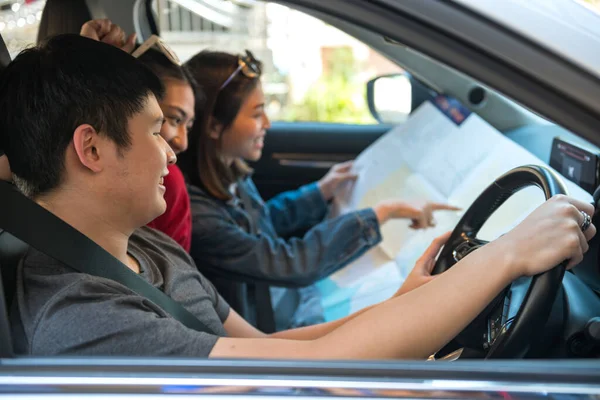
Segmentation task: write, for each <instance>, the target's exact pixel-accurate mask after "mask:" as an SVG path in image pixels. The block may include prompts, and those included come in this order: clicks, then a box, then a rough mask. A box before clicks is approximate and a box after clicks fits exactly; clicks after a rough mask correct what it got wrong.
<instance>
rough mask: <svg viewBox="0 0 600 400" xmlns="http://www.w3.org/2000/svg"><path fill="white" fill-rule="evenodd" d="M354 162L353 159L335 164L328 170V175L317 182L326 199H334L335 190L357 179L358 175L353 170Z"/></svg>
mask: <svg viewBox="0 0 600 400" xmlns="http://www.w3.org/2000/svg"><path fill="white" fill-rule="evenodd" d="M352 164H353V161H346V162H344V163H341V164H336V165H334V166H333V167H331V169H330V170H329V172H327V175H325V176H324V177H323V178H321V180H320V181H319V182H317V184H318V185H319V189H320V190H321V194H322V195H323V198H324V199H325V200H327V201H329V200H331V199H333V196H334V195H335V192H336V191H337V189H338V188H339V187H340V186H341V185H342V184H343V183H344V182H348V181H354V180H356V178H357V175H356V174H355V173H353V172H351V170H352Z"/></svg>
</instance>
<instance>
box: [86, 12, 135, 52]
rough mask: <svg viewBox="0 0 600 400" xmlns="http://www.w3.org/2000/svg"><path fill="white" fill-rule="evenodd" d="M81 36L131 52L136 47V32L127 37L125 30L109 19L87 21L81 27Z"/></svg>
mask: <svg viewBox="0 0 600 400" xmlns="http://www.w3.org/2000/svg"><path fill="white" fill-rule="evenodd" d="M79 34H80V35H81V36H85V37H87V38H90V39H94V40H97V41H99V42H103V43H107V44H110V45H112V46H115V47H118V48H119V49H121V50H123V51H126V52H127V53H131V52H132V51H133V49H134V48H135V38H136V34H135V33H132V34H131V35H129V37H127V38H126V35H125V31H124V30H123V29H121V27H120V26H119V25H117V24H113V23H112V22H110V20H108V19H94V20H91V21H88V22H86V23H85V24H83V26H82V27H81V32H79Z"/></svg>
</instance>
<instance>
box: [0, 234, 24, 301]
mask: <svg viewBox="0 0 600 400" xmlns="http://www.w3.org/2000/svg"><path fill="white" fill-rule="evenodd" d="M28 248H29V246H28V245H27V244H26V243H24V242H22V241H21V240H19V239H17V238H16V237H14V236H13V235H11V234H10V233H8V232H6V231H4V230H2V229H0V273H2V286H3V287H4V299H5V301H6V306H7V308H8V309H10V303H11V302H12V299H13V296H14V293H15V289H16V279H17V276H16V273H17V266H18V264H19V261H20V260H21V258H23V256H24V255H25V252H26V251H27V249H28Z"/></svg>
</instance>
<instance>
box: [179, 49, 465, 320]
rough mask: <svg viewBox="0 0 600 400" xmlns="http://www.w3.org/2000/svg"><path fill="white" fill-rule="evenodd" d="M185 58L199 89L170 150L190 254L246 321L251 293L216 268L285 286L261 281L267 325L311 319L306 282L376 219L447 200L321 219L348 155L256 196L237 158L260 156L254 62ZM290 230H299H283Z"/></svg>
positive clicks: (368, 231) (360, 243)
mask: <svg viewBox="0 0 600 400" xmlns="http://www.w3.org/2000/svg"><path fill="white" fill-rule="evenodd" d="M187 67H188V69H189V70H190V72H191V73H192V75H193V76H194V78H195V79H196V81H197V82H198V84H199V87H200V88H201V91H202V93H203V97H204V98H203V99H197V101H196V121H197V122H196V123H195V124H194V126H193V128H192V131H191V132H190V135H189V150H188V151H187V152H186V153H184V154H182V155H181V156H180V157H179V159H180V161H179V164H180V165H181V168H182V170H183V172H184V175H186V178H187V180H188V183H189V187H188V189H189V193H190V199H191V206H192V224H193V228H192V249H191V255H192V257H194V260H195V261H196V264H197V266H198V268H200V269H201V270H202V272H203V273H208V274H209V275H210V276H211V280H213V283H215V285H216V286H217V288H218V289H219V292H220V293H221V294H222V295H224V297H225V298H226V299H227V300H229V301H232V302H236V301H233V299H232V298H233V297H235V296H239V295H240V293H241V296H242V297H244V298H243V299H242V301H241V302H240V301H239V300H240V299H236V300H237V302H238V303H243V305H244V308H245V309H243V310H238V312H240V313H241V314H242V315H244V316H245V317H247V318H248V319H249V320H250V321H251V322H253V323H255V324H256V319H257V313H258V310H257V309H256V308H257V307H256V303H255V300H253V299H254V298H255V297H253V295H254V294H253V293H248V290H249V287H248V286H246V285H244V284H239V283H238V284H235V283H233V282H232V281H231V278H229V279H223V275H222V276H221V277H219V272H223V271H225V272H226V273H227V274H228V276H231V275H232V274H233V275H235V276H237V277H238V278H239V279H240V280H242V281H246V282H260V283H262V284H269V285H273V286H285V287H288V288H293V289H281V288H271V297H272V306H273V309H274V315H275V326H276V329H277V330H282V329H286V328H290V327H298V326H305V325H312V324H316V323H320V322H323V321H324V317H323V310H322V309H321V305H320V298H319V297H320V296H319V292H318V289H317V288H316V287H315V286H314V285H312V284H313V283H314V282H316V281H318V280H320V279H322V278H324V277H327V276H328V275H330V274H331V273H333V272H335V271H337V270H338V269H339V268H341V267H343V266H344V265H346V264H348V263H349V262H351V261H352V260H354V259H356V258H357V257H359V256H361V255H362V254H363V253H365V252H366V251H367V250H369V249H370V248H372V247H373V246H375V245H376V244H377V243H379V241H380V240H381V232H380V226H381V225H382V224H383V223H385V222H386V221H388V220H389V219H392V218H408V219H411V220H412V225H411V227H413V228H415V229H419V228H425V227H428V226H432V225H433V217H432V213H433V211H435V210H440V209H455V208H454V207H451V206H448V205H445V204H435V203H429V204H424V205H422V206H414V205H409V204H407V203H403V202H400V201H387V202H383V203H380V204H378V205H377V206H375V207H374V208H369V209H364V210H360V211H356V212H353V213H349V214H346V215H342V216H339V217H337V218H333V219H327V220H324V217H325V214H326V213H327V208H328V201H330V200H331V199H332V198H333V196H334V193H335V191H336V189H337V188H338V187H339V186H340V185H341V184H343V183H344V182H348V181H350V180H353V179H354V178H355V175H354V174H353V173H352V172H351V167H352V163H351V162H347V163H343V164H339V165H336V166H334V167H333V168H332V169H331V170H330V171H329V172H328V173H327V175H325V177H323V178H322V179H321V180H320V181H318V182H316V183H313V184H310V185H306V186H304V187H301V188H300V189H298V190H296V191H291V192H286V193H283V194H280V195H279V196H276V197H275V198H273V199H271V200H269V201H267V202H264V201H263V200H262V198H261V196H260V194H259V193H258V190H257V189H256V187H255V186H254V183H253V182H252V178H251V173H252V170H251V169H250V168H249V166H248V165H247V164H246V163H245V160H248V161H257V160H259V159H260V157H261V154H262V148H263V145H264V140H265V134H266V130H267V129H268V128H269V127H270V122H269V119H268V118H267V116H266V114H265V104H264V103H265V99H264V94H263V91H262V85H261V83H260V79H259V78H260V73H261V70H260V68H261V64H260V62H259V61H257V60H256V59H254V57H253V56H252V54H251V53H250V52H248V51H247V52H246V55H245V56H241V57H238V56H235V55H231V54H227V53H222V52H210V51H203V52H201V53H199V54H197V55H196V56H194V57H193V58H192V59H191V60H189V61H188V62H187ZM297 232H305V233H304V235H303V236H302V237H291V235H293V234H294V233H297ZM311 285H312V286H311ZM256 288H257V289H256V290H260V288H261V286H260V284H258V285H257V286H256Z"/></svg>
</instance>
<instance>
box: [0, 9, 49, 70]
mask: <svg viewBox="0 0 600 400" xmlns="http://www.w3.org/2000/svg"><path fill="white" fill-rule="evenodd" d="M45 3H46V2H45V1H44V0H21V1H4V2H0V34H2V38H3V39H4V42H5V43H6V47H7V48H8V52H9V53H10V56H11V58H14V57H15V56H16V55H17V54H18V53H19V52H20V51H21V50H23V49H24V48H27V47H29V46H32V45H34V44H35V41H36V37H37V32H38V28H39V24H40V20H41V18H42V9H43V8H44V4H45Z"/></svg>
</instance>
